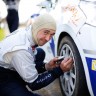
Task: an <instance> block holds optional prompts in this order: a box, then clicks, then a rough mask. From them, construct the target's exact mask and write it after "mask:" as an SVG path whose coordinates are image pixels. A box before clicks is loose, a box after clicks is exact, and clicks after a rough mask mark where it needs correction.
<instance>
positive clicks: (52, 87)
mask: <svg viewBox="0 0 96 96" xmlns="http://www.w3.org/2000/svg"><path fill="white" fill-rule="evenodd" d="M34 92H35V93H38V94H39V95H41V96H63V95H62V92H61V89H60V84H59V80H58V79H56V80H55V81H54V82H52V83H51V84H49V85H48V86H47V87H44V88H42V89H40V90H38V91H34Z"/></svg>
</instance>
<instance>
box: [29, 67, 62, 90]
mask: <svg viewBox="0 0 96 96" xmlns="http://www.w3.org/2000/svg"><path fill="white" fill-rule="evenodd" d="M62 74H63V71H62V70H61V68H60V67H57V68H54V69H53V70H50V71H46V72H44V73H42V74H39V75H38V78H37V79H36V80H35V81H34V82H32V83H28V86H29V88H30V89H31V90H33V91H34V90H38V89H41V88H43V87H45V86H47V85H49V84H50V83H51V82H53V81H54V80H55V79H56V78H58V77H60V76H61V75H62Z"/></svg>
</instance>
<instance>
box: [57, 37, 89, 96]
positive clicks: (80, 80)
mask: <svg viewBox="0 0 96 96" xmlns="http://www.w3.org/2000/svg"><path fill="white" fill-rule="evenodd" d="M59 55H60V56H63V55H65V57H69V56H72V58H73V60H74V67H73V68H72V69H71V70H70V71H69V72H65V73H64V74H63V75H62V76H60V86H61V90H62V93H63V96H90V95H89V92H88V88H87V84H86V78H85V73H84V68H83V64H82V60H81V57H80V54H79V51H78V49H77V47H76V45H75V43H74V41H73V40H72V39H71V38H70V37H69V36H65V37H64V38H63V39H62V40H61V42H60V44H59V48H58V56H59Z"/></svg>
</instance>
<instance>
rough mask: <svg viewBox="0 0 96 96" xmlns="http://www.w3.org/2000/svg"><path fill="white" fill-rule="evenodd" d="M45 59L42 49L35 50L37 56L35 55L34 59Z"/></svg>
mask: <svg viewBox="0 0 96 96" xmlns="http://www.w3.org/2000/svg"><path fill="white" fill-rule="evenodd" d="M41 58H42V60H44V59H45V51H44V50H43V49H42V48H37V54H36V59H37V60H38V59H41Z"/></svg>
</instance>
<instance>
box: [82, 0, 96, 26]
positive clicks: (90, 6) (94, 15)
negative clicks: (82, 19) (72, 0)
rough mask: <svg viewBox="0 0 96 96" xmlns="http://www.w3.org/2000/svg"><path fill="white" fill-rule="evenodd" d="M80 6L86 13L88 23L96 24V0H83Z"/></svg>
mask: <svg viewBox="0 0 96 96" xmlns="http://www.w3.org/2000/svg"><path fill="white" fill-rule="evenodd" d="M80 8H81V9H82V11H83V12H84V14H85V15H86V18H87V21H86V23H88V24H90V25H93V26H96V0H87V1H86V0H82V1H81V2H80Z"/></svg>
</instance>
